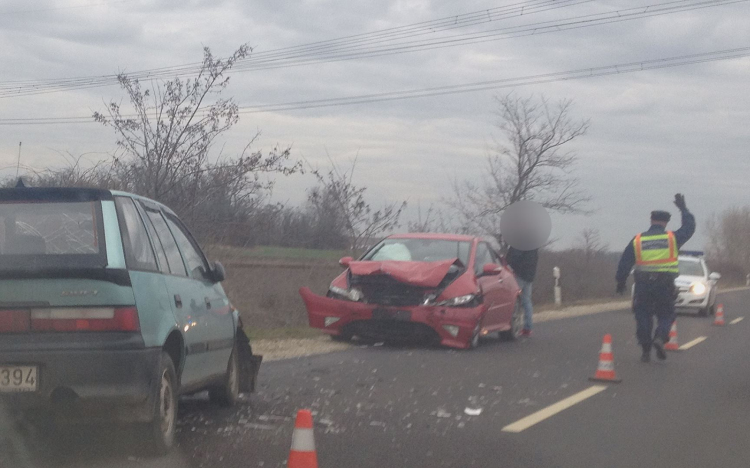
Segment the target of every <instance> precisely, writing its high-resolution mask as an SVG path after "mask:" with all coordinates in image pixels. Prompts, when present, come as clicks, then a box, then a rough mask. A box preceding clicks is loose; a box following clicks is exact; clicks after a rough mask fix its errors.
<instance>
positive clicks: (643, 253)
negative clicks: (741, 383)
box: [615, 193, 695, 362]
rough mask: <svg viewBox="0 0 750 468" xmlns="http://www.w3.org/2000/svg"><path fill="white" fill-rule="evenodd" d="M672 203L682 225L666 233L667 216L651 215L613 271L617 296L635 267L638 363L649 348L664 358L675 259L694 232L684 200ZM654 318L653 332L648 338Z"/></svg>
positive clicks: (646, 358) (676, 271)
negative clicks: (644, 229) (615, 271)
mask: <svg viewBox="0 0 750 468" xmlns="http://www.w3.org/2000/svg"><path fill="white" fill-rule="evenodd" d="M674 204H675V205H676V206H677V208H679V210H680V213H681V214H682V226H680V228H679V229H678V230H676V231H674V232H672V231H667V223H668V222H669V220H670V218H671V215H670V214H669V213H668V212H666V211H652V212H651V228H649V230H648V231H646V232H643V233H641V234H638V235H637V236H635V237H634V238H633V240H632V241H630V243H629V244H628V246H627V247H625V251H624V252H623V253H622V257H621V258H620V265H619V266H618V268H617V275H616V277H615V279H616V281H617V293H618V294H623V293H624V292H625V282H626V281H627V279H628V275H630V270H631V269H632V268H633V266H634V265H635V272H634V273H633V277H634V280H635V291H634V293H633V312H634V313H635V321H636V336H637V337H638V344H640V345H641V347H642V348H643V354H642V355H641V361H642V362H649V361H650V360H651V347H652V346H653V347H654V348H655V349H656V357H658V358H659V359H660V360H664V359H666V358H667V354H666V353H665V352H664V344H665V343H666V342H667V341H668V340H669V329H670V328H671V326H672V323H673V322H674V319H675V314H674V301H675V298H676V290H675V285H674V280H675V278H677V276H678V275H679V269H678V267H679V263H678V260H677V256H678V254H679V248H680V247H682V246H683V245H684V244H685V242H687V241H688V240H689V239H690V238H691V237H692V236H693V233H694V232H695V217H694V216H693V215H692V214H691V213H690V211H688V209H687V206H686V205H685V197H684V196H683V195H681V194H679V193H678V194H677V195H675V196H674ZM654 316H656V320H657V325H656V331H655V332H654V335H653V337H652V335H651V330H652V329H653V327H654Z"/></svg>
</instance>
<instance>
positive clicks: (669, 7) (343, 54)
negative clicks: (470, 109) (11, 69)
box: [0, 0, 748, 98]
mask: <svg viewBox="0 0 750 468" xmlns="http://www.w3.org/2000/svg"><path fill="white" fill-rule="evenodd" d="M588 1H591V0H567V3H561V2H558V3H556V4H555V6H554V7H550V5H552V4H553V3H554V0H552V1H546V2H536V3H532V2H526V3H525V4H515V6H514V8H515V10H513V11H512V13H513V14H514V15H515V14H518V13H519V12H523V11H524V10H523V8H526V7H534V8H541V7H549V8H548V9H551V8H561V7H563V6H570V5H573V4H578V3H586V2H588ZM691 1H692V3H691ZM747 1H748V0H702V1H697V2H696V1H695V0H673V1H669V2H663V3H658V4H652V5H647V6H642V7H633V8H627V9H621V10H615V11H611V12H606V13H595V14H588V15H581V16H576V17H572V18H567V19H565V20H562V21H561V20H552V21H542V22H536V23H530V24H526V25H521V26H513V27H506V28H497V29H493V30H490V31H484V32H473V33H466V34H459V35H454V36H450V37H448V38H441V39H424V40H415V41H407V42H403V39H408V38H410V37H412V36H418V35H422V34H424V32H422V31H417V32H416V33H414V34H412V35H411V36H403V37H399V38H398V39H399V40H401V42H396V43H395V44H393V45H391V44H389V43H388V42H389V40H386V39H382V38H376V39H375V40H371V41H370V42H369V43H367V42H364V43H362V42H360V43H356V44H349V45H347V43H345V42H344V43H342V42H336V41H341V39H333V40H329V41H319V42H318V43H312V44H310V45H306V46H298V47H292V48H286V49H278V50H277V52H274V51H266V52H265V53H263V52H259V53H255V54H253V56H252V57H250V58H248V59H246V60H243V61H240V62H238V63H237V64H236V66H235V67H234V69H233V70H232V71H231V72H230V73H237V72H246V71H258V70H268V69H275V68H286V67H292V66H303V65H309V64H315V63H329V62H337V61H345V60H356V59H361V58H373V57H381V56H386V55H394V54H403V53H407V52H414V51H417V50H433V49H441V48H446V47H454V46H456V45H466V44H476V43H482V42H490V41H497V40H502V39H510V38H515V37H523V36H531V35H540V34H547V33H554V32H561V31H566V30H572V29H580V28H584V27H591V26H598V25H604V24H611V23H618V22H622V21H630V20H635V19H642V18H647V17H652V16H658V15H666V14H674V13H681V12H686V11H693V10H698V9H704V8H711V7H716V6H722V5H731V4H735V3H744V2H747ZM517 5H522V6H521V7H520V9H519V7H518V6H517ZM533 11H536V12H538V11H540V10H532V12H533ZM544 11H546V10H544ZM479 13H481V14H482V15H487V17H488V19H492V18H495V17H494V16H493V13H492V12H489V10H482V11H481V12H473V13H467V14H464V15H460V16H456V17H449V18H448V19H450V20H451V21H452V22H454V23H460V22H464V23H465V22H468V21H470V20H474V21H476V20H477V19H476V15H477V14H479ZM497 13H498V12H497V11H496V12H494V14H497ZM506 13H507V12H506ZM471 15H474V16H471ZM454 18H455V19H454ZM439 21H442V22H443V24H442V26H446V24H445V21H446V19H441V20H433V21H432V22H427V23H429V28H432V30H433V32H434V28H435V27H436V26H435V25H436V24H437V23H435V22H439ZM482 22H488V21H487V19H484V20H482ZM422 24H423V23H416V25H422ZM422 27H423V26H417V28H418V29H421V28H422ZM447 27H450V25H448V26H447ZM402 28H407V27H406V26H405V27H402ZM413 28H414V27H413V26H412V29H413ZM393 29H398V28H391V29H390V30H383V31H391V30H393ZM444 30H446V29H444ZM391 32H392V31H391ZM399 32H401V30H399ZM363 34H368V33H363ZM369 34H372V35H378V34H382V33H381V32H374V33H369ZM389 34H390V33H389ZM347 37H349V38H351V37H355V36H347ZM324 42H330V44H329V45H328V46H327V48H326V49H324V50H317V51H316V50H314V49H311V48H310V47H311V46H314V45H315V44H321V43H324ZM380 43H385V44H384V45H381V46H379V45H377V44H380ZM373 44H374V47H373ZM305 48H307V49H305ZM284 50H287V52H286V53H282V52H278V51H284ZM313 52H315V53H313ZM191 66H192V65H191ZM191 66H185V67H184V68H183V69H182V70H179V69H178V68H170V67H165V68H164V69H162V70H163V71H160V72H158V73H157V72H153V73H151V72H135V73H131V74H129V75H128V76H129V77H131V78H134V79H135V78H157V77H159V76H168V74H170V73H174V74H175V75H173V76H183V75H188V74H193V73H195V72H196V71H197V69H193V68H190V67H191ZM144 73H145V74H144ZM113 77H114V78H113ZM71 80H73V81H58V82H54V81H53V82H37V83H36V84H33V85H32V84H28V83H27V84H26V85H17V84H11V83H7V82H6V84H0V98H9V97H17V96H27V95H34V94H45V93H54V92H60V91H67V90H71V89H87V88H94V87H100V86H106V85H108V84H110V81H111V80H115V81H116V77H115V76H114V75H110V76H105V77H100V78H99V79H90V78H79V79H71Z"/></svg>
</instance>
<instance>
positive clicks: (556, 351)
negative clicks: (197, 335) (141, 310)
mask: <svg viewBox="0 0 750 468" xmlns="http://www.w3.org/2000/svg"><path fill="white" fill-rule="evenodd" d="M748 299H750V291H738V292H731V293H725V294H722V295H720V296H719V301H720V302H723V303H724V306H725V313H726V316H727V325H726V326H724V327H715V326H713V325H712V322H713V319H712V318H699V317H693V316H680V317H679V318H678V322H677V324H678V334H679V342H680V344H686V343H689V342H691V341H693V340H694V339H696V338H700V337H705V340H704V341H702V342H699V343H697V344H695V345H694V346H693V347H691V348H690V349H687V350H684V351H680V352H676V353H670V354H669V358H668V359H667V361H665V362H659V361H657V360H656V359H654V361H653V362H651V363H650V364H642V363H641V362H640V361H639V357H640V349H639V348H638V346H637V345H636V342H635V338H634V321H633V317H632V314H631V313H630V312H629V311H615V312H607V313H601V314H596V315H589V316H583V317H577V318H568V319H564V320H559V321H552V322H545V323H541V324H539V325H537V326H536V327H535V334H534V337H533V338H530V339H522V340H520V341H518V342H514V343H507V342H501V341H499V340H497V339H496V338H494V337H488V338H487V339H486V340H485V341H483V343H482V345H481V346H480V348H479V349H477V350H474V351H468V352H467V351H453V350H447V349H440V348H430V349H425V348H419V347H391V346H367V347H358V348H354V349H351V350H347V351H343V352H338V353H331V354H326V355H319V356H313V357H308V358H299V359H290V360H286V361H277V362H270V363H264V365H263V368H262V370H261V374H260V381H261V382H262V385H261V388H260V389H259V392H258V393H257V394H254V395H252V396H250V397H249V398H248V399H247V400H246V401H245V402H243V404H242V405H241V406H239V407H238V408H236V409H233V410H220V409H217V408H215V407H213V406H211V405H210V404H209V403H208V402H207V401H205V399H204V398H202V397H200V396H198V397H196V398H192V399H190V400H185V401H183V402H182V406H181V410H180V426H179V431H180V432H179V443H180V447H179V448H178V450H176V451H175V453H174V454H173V455H172V456H170V457H167V458H165V459H158V460H153V459H148V458H147V457H145V456H143V454H141V453H139V452H138V449H137V448H133V447H132V446H131V445H129V444H128V440H129V436H128V435H127V434H125V435H123V434H122V433H121V432H113V431H103V430H100V429H96V430H91V429H89V430H79V431H71V432H70V433H67V434H65V437H64V438H61V439H59V440H58V441H55V442H49V443H45V444H41V443H40V442H38V441H37V439H35V438H33V437H28V436H27V437H23V443H21V445H20V446H21V447H23V450H22V451H23V454H21V455H24V456H26V458H27V459H28V460H29V463H28V466H34V467H58V466H64V467H71V468H72V467H75V468H77V467H82V468H83V467H86V468H91V467H121V466H122V467H166V468H172V467H174V468H177V467H191V468H192V467H209V466H220V467H226V468H246V467H283V466H285V460H286V458H287V456H288V452H289V447H290V441H291V434H292V426H293V418H294V414H295V412H296V410H297V409H299V408H309V409H311V410H313V412H314V414H315V423H316V427H315V437H316V446H317V451H318V459H319V463H320V466H321V467H336V468H346V467H363V468H365V467H378V468H382V467H414V468H416V467H431V468H432V467H441V466H446V467H473V466H476V467H495V466H504V467H545V468H546V467H576V468H578V467H586V466H592V467H604V466H606V467H628V468H630V467H634V466H666V467H678V466H679V467H706V466H720V467H723V468H728V467H743V468H744V467H747V466H750V444H748V443H747V441H748V440H750V439H749V437H750V417H749V416H750V366H748V362H747V360H748V359H750V352H749V351H750V309H749V308H748V307H747V306H745V304H747V303H748V302H749V301H748ZM746 315H747V317H746V318H745V320H742V321H740V322H738V323H736V324H733V325H730V324H729V322H730V321H732V320H733V319H735V318H738V317H745V316H746ZM605 333H611V334H612V336H613V348H614V359H615V370H616V372H617V374H618V377H619V378H621V379H622V383H619V384H610V385H605V388H604V389H603V390H601V391H599V392H598V393H596V394H594V395H592V396H590V397H588V398H585V399H582V401H580V402H578V403H577V404H573V405H572V406H570V407H569V408H567V409H564V410H562V411H561V412H559V413H557V414H554V415H552V416H550V417H548V418H547V419H541V417H540V419H541V420H539V421H538V422H537V423H536V424H534V425H531V426H530V427H528V428H526V429H525V430H522V431H520V432H516V433H512V432H505V431H503V428H505V427H506V426H508V425H510V424H512V423H515V422H517V421H519V420H522V419H523V418H526V417H528V416H530V415H532V414H534V413H536V412H538V411H540V410H544V409H545V408H547V407H549V406H550V405H553V404H556V403H558V402H560V401H562V400H566V399H568V398H569V397H571V396H574V395H578V394H579V392H583V391H586V390H587V389H590V388H591V387H592V386H593V385H597V384H596V383H593V382H590V381H589V380H588V378H589V377H590V376H592V375H593V374H594V372H595V370H596V366H597V360H598V352H599V349H600V347H601V340H602V337H603V335H604V334H605ZM467 408H469V409H474V410H477V409H481V414H479V415H475V416H470V415H467V414H466V413H465V410H466V409H467ZM6 444H7V441H6ZM41 445H43V446H41ZM15 447H16V449H15V451H16V455H14V457H15V458H13V460H11V459H10V458H9V457H10V455H8V454H9V453H10V452H9V450H3V451H2V452H0V466H6V465H7V466H14V467H16V466H18V467H22V468H25V467H24V465H23V464H22V461H23V460H22V459H23V458H24V457H23V456H20V457H19V453H18V452H19V449H18V447H19V442H18V441H16V445H15Z"/></svg>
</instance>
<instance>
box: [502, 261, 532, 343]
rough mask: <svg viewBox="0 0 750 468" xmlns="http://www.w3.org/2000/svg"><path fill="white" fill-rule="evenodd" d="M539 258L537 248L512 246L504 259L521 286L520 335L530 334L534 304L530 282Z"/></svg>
mask: <svg viewBox="0 0 750 468" xmlns="http://www.w3.org/2000/svg"><path fill="white" fill-rule="evenodd" d="M538 258H539V249H534V250H518V249H516V248H513V247H509V248H508V254H507V255H506V256H505V260H506V261H507V262H508V265H510V267H511V268H513V272H514V273H515V274H516V281H517V282H518V286H519V287H520V288H521V306H522V307H523V330H521V335H522V336H531V327H532V325H533V319H532V315H533V314H534V306H533V305H532V303H531V284H532V283H533V282H534V277H535V276H536V264H537V260H538Z"/></svg>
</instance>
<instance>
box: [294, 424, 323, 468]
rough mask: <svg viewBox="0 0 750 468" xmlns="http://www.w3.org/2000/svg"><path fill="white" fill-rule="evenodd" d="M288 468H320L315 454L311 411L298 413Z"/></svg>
mask: <svg viewBox="0 0 750 468" xmlns="http://www.w3.org/2000/svg"><path fill="white" fill-rule="evenodd" d="M286 466H287V467H288V468H318V454H317V453H316V452H315V436H314V433H313V419H312V413H311V412H310V410H299V411H297V420H296V421H295V423H294V433H292V450H291V451H290V452H289V461H288V462H287V465H286Z"/></svg>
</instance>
